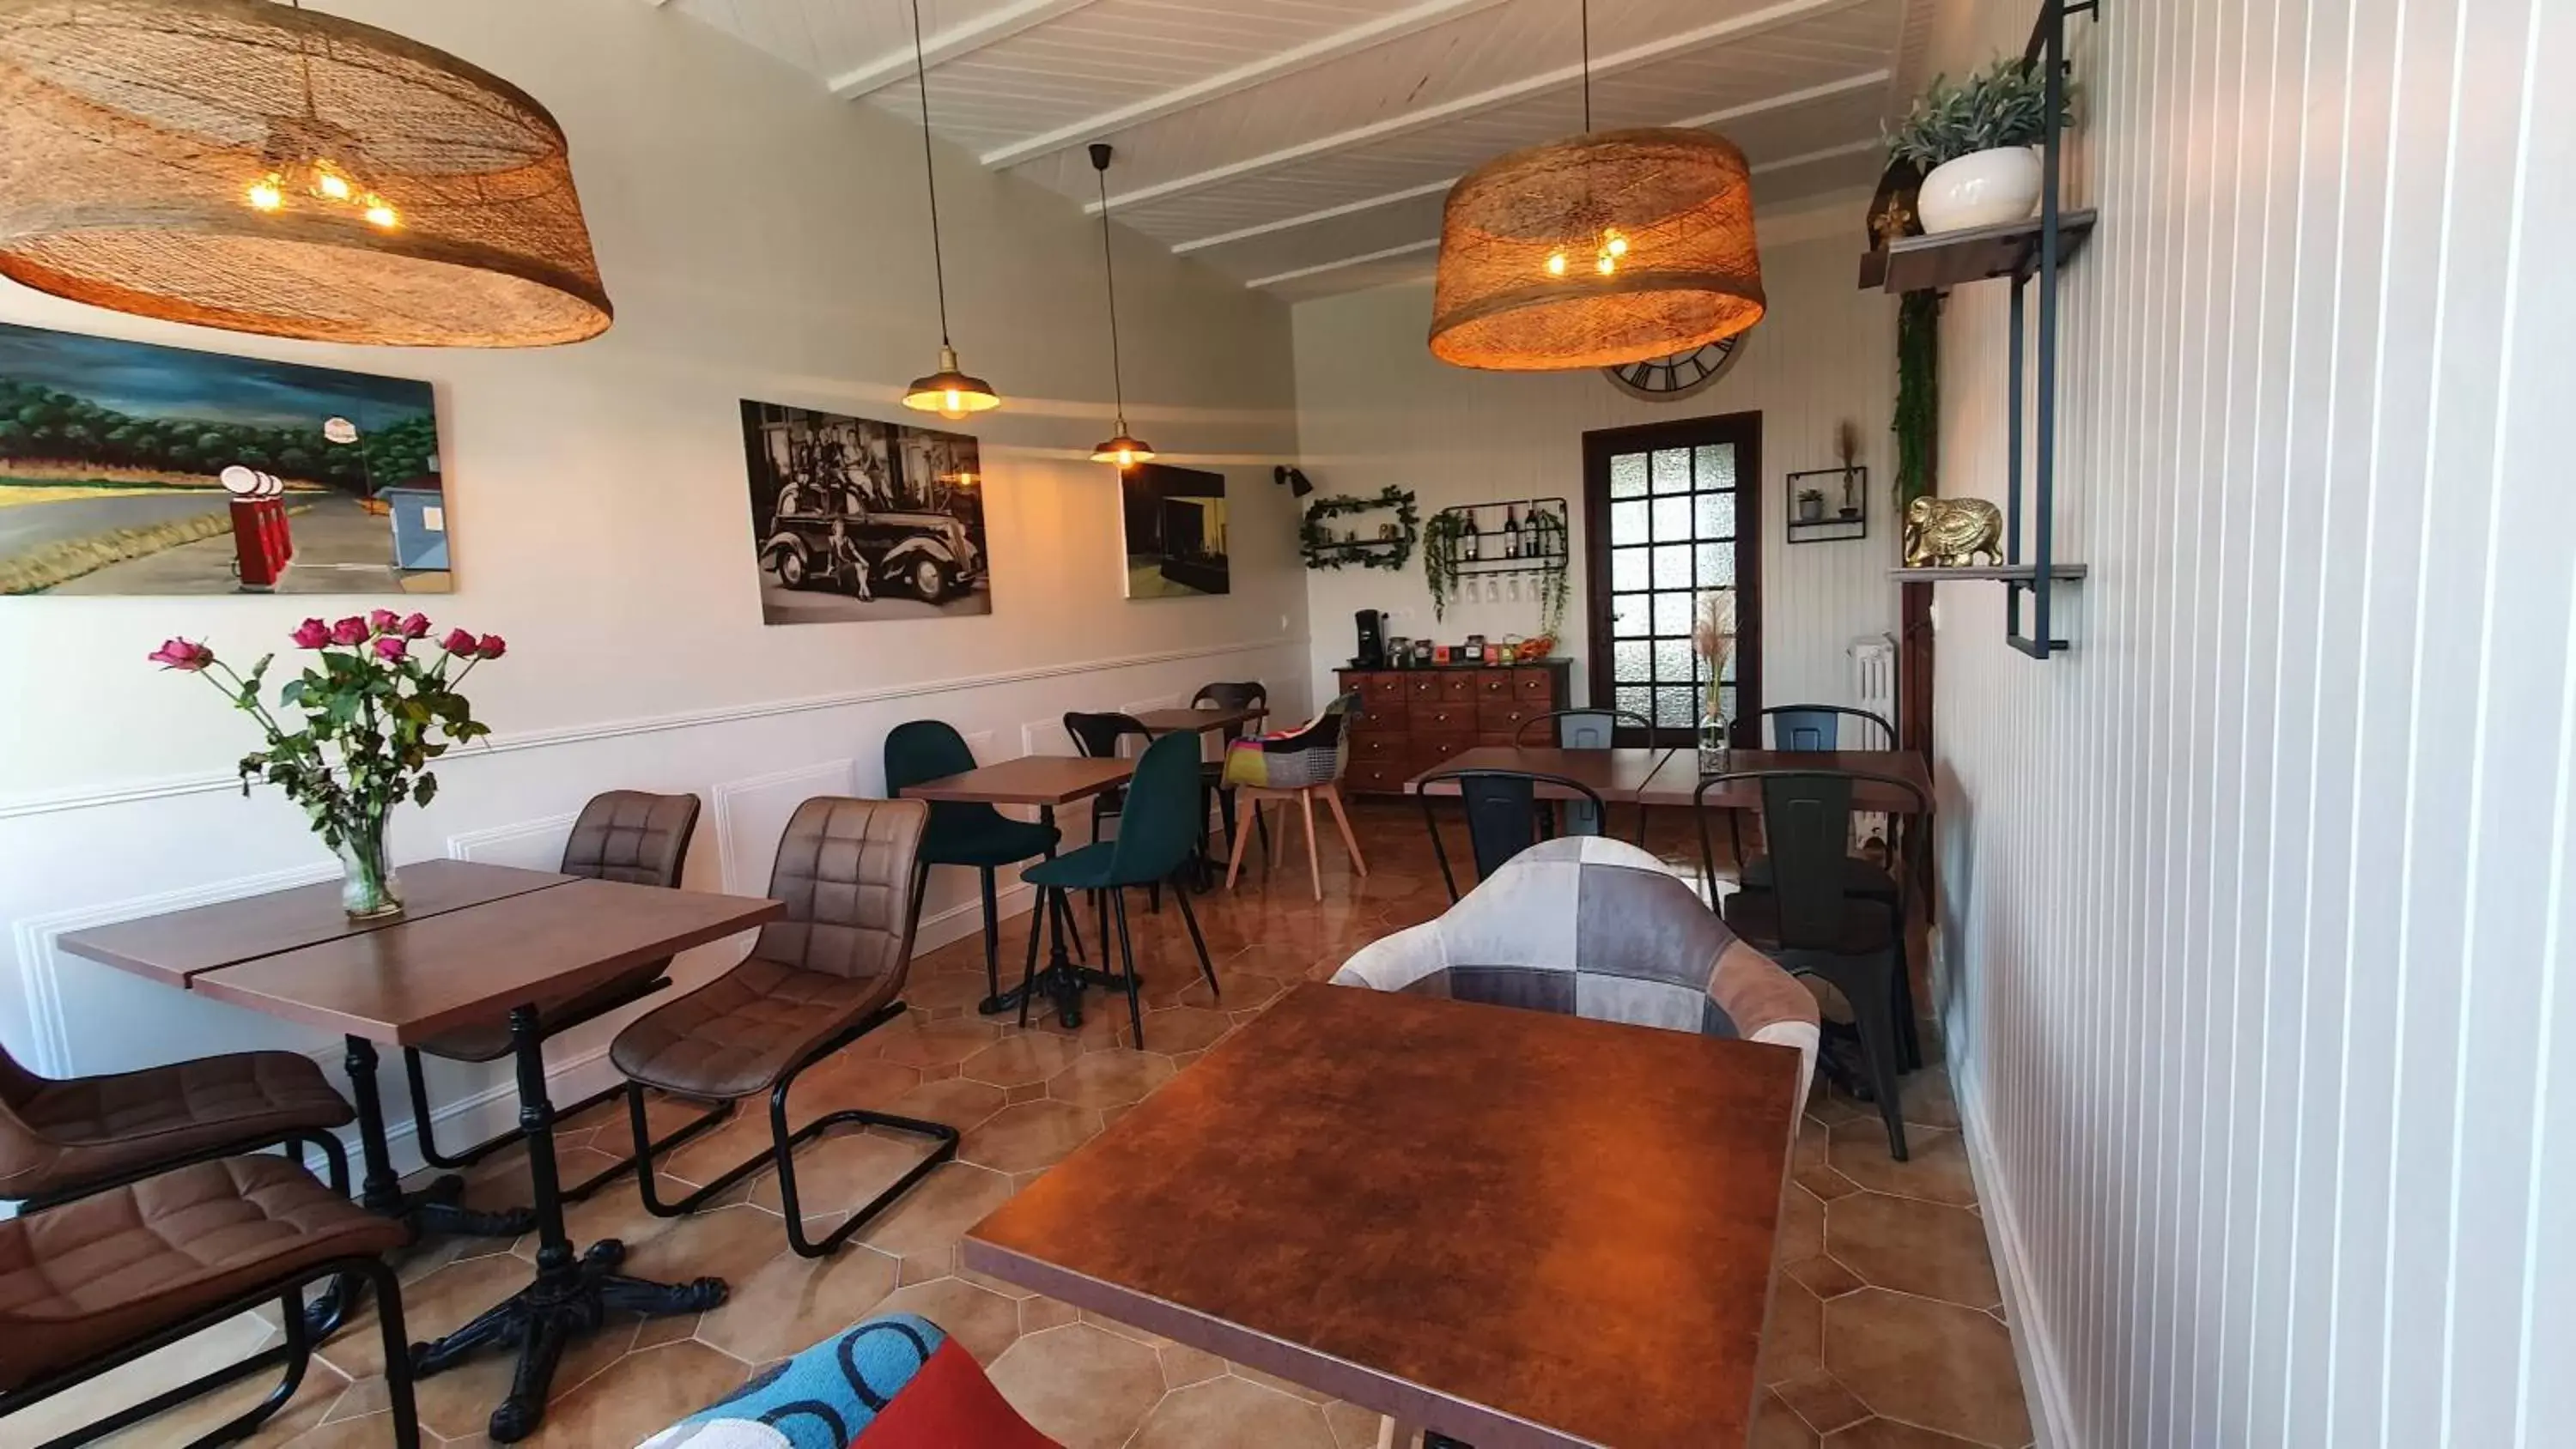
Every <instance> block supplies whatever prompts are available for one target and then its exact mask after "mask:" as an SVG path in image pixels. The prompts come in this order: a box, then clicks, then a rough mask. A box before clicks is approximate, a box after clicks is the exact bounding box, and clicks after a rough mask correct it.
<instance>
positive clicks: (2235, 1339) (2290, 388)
mask: <svg viewBox="0 0 2576 1449" xmlns="http://www.w3.org/2000/svg"><path fill="white" fill-rule="evenodd" d="M2031 12H2032V6H2031V5H2030V4H2029V3H2028V0H1975V3H1971V4H1963V5H1962V6H1961V7H1960V8H1959V11H1958V13H1957V14H1955V15H1953V16H1952V17H1950V21H1951V23H1950V26H1949V30H1948V33H1945V34H1943V35H1941V36H1940V37H1938V39H1937V40H1936V42H1935V59H1934V64H1935V68H1938V69H1943V70H1947V71H1949V72H1950V73H1953V74H1956V73H1958V72H1960V71H1962V70H1965V69H1967V68H1969V67H1971V66H1973V65H1975V64H1977V63H1979V62H1981V61H1982V60H1983V59H1984V58H1985V57H1986V56H1987V54H1988V53H1989V52H1991V51H1993V50H1996V49H2003V50H2018V49H2019V47H2020V44H2021V42H2022V40H2023V38H2024V37H2025V36H2026V34H2027V33H2028V27H2029V24H2030V20H2031ZM2074 30H2075V31H2076V35H2077V45H2076V51H2075V53H2076V56H2077V69H2078V73H2079V75H2080V77H2081V79H2082V81H2083V83H2084V85H2085V86H2086V88H2087V90H2088V96H2087V98H2086V101H2085V104H2084V106H2083V134H2082V137H2081V139H2080V141H2079V148H2080V150H2081V151H2082V153H2083V154H2082V156H2081V158H2080V159H2081V164H2080V166H2079V167H2078V171H2079V174H2080V177H2081V186H2080V193H2081V194H2080V198H2079V199H2081V200H2084V201H2087V202H2090V203H2094V204H2098V205H2099V207H2100V208H2101V213H2102V222H2101V226H2100V229H2099V231H2098V233H2097V234H2096V236H2095V239H2094V241H2093V243H2092V246H2091V250H2090V251H2089V253H2088V254H2086V255H2085V256H2084V257H2082V258H2081V259H2080V260H2079V261H2077V262H2076V263H2075V265H2074V266H2073V268H2072V269H2071V271H2070V273H2069V275H2068V279H2067V285H2066V293H2065V295H2066V298H2067V302H2068V308H2067V314H2066V325H2065V330H2064V333H2063V340H2064V345H2065V352H2064V358H2065V372H2064V374H2063V379H2064V385H2065V389H2066V394H2065V405H2064V410H2063V416H2062V424H2063V429H2064V431H2063V434H2062V443H2061V448H2060V452H2059V457H2060V466H2061V472H2060V480H2061V481H2060V498H2061V513H2060V516H2059V530H2060V532H2059V538H2060V541H2061V542H2060V548H2059V556H2060V557H2061V558H2067V559H2076V560H2082V561H2085V562H2087V563H2089V564H2090V565H2091V566H2092V577H2091V578H2090V579H2089V580H2088V581H2087V582H2085V583H2084V584H2082V585H2080V586H2077V587H2074V588H2069V589H2066V590H2063V591H2062V592H2061V597H2062V598H2067V599H2071V600H2073V601H2074V606H2073V607H2072V608H2071V609H2070V610H2069V614H2070V616H2071V617H2069V618H2068V620H2067V627H2066V631H2065V632H2067V633H2068V634H2069V635H2070V636H2071V637H2072V639H2073V640H2074V644H2075V648H2074V652H2073V653H2072V654H2069V655H2066V656H2064V657H2062V658H2059V659H2057V660H2053V661H2051V662H2048V663H2045V664H2043V663H2037V662H2034V661H2032V660H2029V659H2027V658H2024V657H2023V656H2021V655H2019V654H2016V653H2014V652H2012V651H2011V650H2010V649H2009V648H2007V646H2006V645H2005V643H2004V638H2003V635H2004V620H2003V612H2002V605H2003V597H2002V591H2001V590H2000V589H1999V588H1997V587H1996V586H1993V585H1984V584H1952V585H1944V586H1942V588H1941V592H1940V601H1939V608H1940V618H1939V627H1940V666H1939V669H1940V680H1939V690H1938V693H1939V707H1938V721H1937V723H1938V732H1939V739H1940V746H1939V749H1940V757H1941V758H1940V763H1939V773H1940V774H1941V776H1942V785H1943V791H1942V793H1943V808H1944V811H1945V816H1944V821H1943V829H1942V837H1943V839H1942V862H1941V867H1942V879H1943V889H1944V893H1945V900H1944V920H1943V929H1942V941H1941V960H1942V974H1943V978H1944V981H1943V991H1944V998H1945V999H1944V1003H1943V1005H1944V1011H1945V1016H1946V1018H1947V1021H1948V1023H1949V1026H1950V1030H1951V1036H1952V1050H1953V1053H1954V1056H1955V1058H1956V1060H1957V1062H1958V1070H1959V1076H1960V1079H1961V1088H1962V1094H1963V1097H1964V1098H1965V1101H1966V1104H1967V1108H1968V1111H1969V1115H1970V1119H1971V1120H1970V1129H1971V1137H1972V1140H1973V1143H1974V1145H1975V1147H1976V1149H1977V1151H1978V1154H1979V1166H1980V1169H1981V1172H1982V1173H1983V1175H1984V1178H1985V1182H1984V1189H1985V1200H1986V1202H1987V1203H1988V1204H1989V1211H1990V1213H1991V1214H1992V1217H1993V1221H1994V1231H1995V1235H1996V1237H1997V1239H1998V1241H1999V1245H2000V1247H2001V1249H2002V1253H2003V1257H2004V1259H2005V1268H2006V1273H2007V1276H2008V1278H2009V1279H2010V1280H2011V1281H2012V1284H2013V1299H2014V1303H2013V1308H2014V1317H2015V1327H2016V1330H2017V1332H2018V1333H2019V1334H2020V1335H2021V1346H2022V1349H2023V1352H2024V1357H2025V1361H2026V1364H2027V1366H2028V1368H2029V1370H2030V1373H2031V1378H2032V1387H2033V1391H2034V1404H2033V1409H2034V1417H2035V1418H2037V1419H2038V1420H2039V1421H2040V1423H2041V1424H2042V1426H2043V1433H2044V1434H2045V1435H2046V1436H2047V1439H2046V1442H2049V1443H2053V1444H2060V1445H2085V1446H2096V1445H2099V1446H2110V1445H2140V1446H2166V1445H2193V1446H2198V1445H2239V1444H2241V1445H2257V1446H2272V1445H2317V1446H2333V1449H2351V1446H2360V1445H2376V1446H2391V1449H2418V1446H2431V1445H2461V1446H2476V1449H2487V1446H2504V1445H2526V1446H2542V1445H2566V1444H2576V1234H2571V1233H2570V1232H2569V1226H2570V1224H2571V1222H2576V1217H2571V1213H2576V1208H2571V1203H2576V982H2571V981H2570V980H2569V979H2568V978H2569V976H2570V972H2569V963H2570V958H2571V955H2576V949H2571V938H2576V889H2571V878H2576V840H2571V816H2576V758H2571V755H2576V743H2571V741H2576V584H2572V583H2571V580H2576V487H2571V484H2570V481H2569V451H2570V450H2569V438H2570V426H2569V424H2570V418H2571V412H2572V411H2576V361H2572V360H2571V359H2576V342H2571V339H2576V276H2571V274H2570V271H2569V268H2568V265H2567V261H2566V256H2567V247H2568V239H2569V238H2570V237H2572V236H2576V180H2571V178H2576V85H2571V84H2570V82H2569V80H2568V77H2569V76H2570V75H2571V74H2576V4H2570V3H2567V0H2241V3H2238V0H2158V3H2147V0H2103V10H2102V15H2101V20H2100V23H2099V25H2098V26H2096V25H2095V24H2094V23H2093V22H2092V21H2090V20H2085V19H2081V18H2079V19H2078V20H2076V21H2075V22H2074ZM2004 306H2005V297H2004V295H2003V293H2002V291H2001V289H2000V286H1999V284H1998V285H1988V286H1981V287H1973V288H1964V289H1961V290H1960V291H1958V292H1957V293H1956V294H1954V296H1953V298H1952V300H1951V302H1950V304H1949V309H1948V313H1947V315H1946V318H1945V321H1944V339H1943V344H1944V345H1943V360H1942V366H1943V376H1942V389H1943V394H1944V409H1943V423H1942V425H1943V483H1944V487H1945V489H1947V490H1948V491H1951V492H1954V493H1955V492H1967V493H1980V494H1985V495H1987V496H1999V494H2000V490H2001V471H2002V459H2003V456H2004V455H2003V452H2002V449H2003V448H2004V447H2005V445H2006V444H2005V440H2004V436H2003V429H2002V412H2003V403H2004V398H2003V387H2004V381H2003V379H2004V347H2005V342H2006V338H2005V323H2004Z"/></svg>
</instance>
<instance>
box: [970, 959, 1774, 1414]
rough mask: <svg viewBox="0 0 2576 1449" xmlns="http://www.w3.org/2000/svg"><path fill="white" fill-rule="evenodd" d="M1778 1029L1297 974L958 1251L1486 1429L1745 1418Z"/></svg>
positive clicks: (1167, 1326)
mask: <svg viewBox="0 0 2576 1449" xmlns="http://www.w3.org/2000/svg"><path fill="white" fill-rule="evenodd" d="M1797 1088H1798V1056H1797V1053H1796V1052H1794V1051H1792V1050H1789V1049H1788V1048H1785V1047H1776V1046H1768V1045H1762V1044H1758V1043H1753V1042H1742V1041H1727V1040H1721V1039H1717V1038H1710V1037H1702V1036H1698V1035H1694V1034H1689V1033H1683V1032H1672V1031H1661V1030H1657V1029H1654V1028H1651V1027H1634V1026H1621V1025H1614V1024H1611V1023H1607V1022H1597V1021H1585V1020H1582V1019H1580V1018H1575V1017H1564V1016H1554V1015H1549V1014H1546V1013H1542V1012H1536V1011H1523V1010H1517V1009H1514V1008H1509V1007H1499V1006H1483V1005H1475V1004H1470V1003H1466V1002H1456V1001H1448V1000H1441V999H1436V998H1432V997H1423V996H1411V995H1406V994H1402V993H1384V994H1382V993H1378V992H1373V991H1368V990H1365V989H1362V988H1358V987H1350V986H1329V985H1323V984H1311V983H1310V984H1308V985H1305V986H1301V987H1299V988H1298V989H1297V990H1295V991H1294V992H1292V993H1290V994H1289V995H1288V996H1287V997H1286V998H1285V999H1283V1000H1282V1001H1281V1002H1280V1003H1279V1004H1278V1005H1276V1006H1273V1007H1272V1008H1270V1010H1268V1011H1267V1012H1265V1013H1263V1014H1262V1015H1261V1016H1260V1017H1258V1018H1256V1019H1255V1020H1254V1021H1252V1022H1251V1023H1250V1024H1249V1025H1247V1026H1245V1027H1244V1028H1243V1029H1242V1030H1241V1031H1238V1032H1237V1033H1235V1035H1234V1036H1233V1038H1232V1039H1230V1040H1228V1041H1227V1042H1225V1043H1224V1044H1223V1045H1221V1046H1219V1047H1217V1048H1215V1049H1214V1050H1213V1051H1211V1052H1209V1053H1208V1055H1207V1057H1206V1058H1205V1059H1204V1060H1202V1061H1200V1062H1199V1063H1198V1064H1197V1065H1195V1066H1193V1067H1191V1068H1190V1069H1189V1070H1188V1071H1186V1072H1183V1073H1181V1074H1180V1075H1179V1076H1178V1077H1175V1078H1174V1079H1172V1081H1171V1083H1170V1084H1169V1085H1167V1086H1165V1087H1164V1088H1163V1089H1162V1090H1160V1091H1158V1092H1156V1093H1155V1094H1154V1095H1153V1096H1151V1097H1149V1098H1147V1099H1146V1100H1145V1101H1144V1102H1143V1103H1141V1104H1140V1105H1138V1106H1137V1107H1136V1108H1134V1109H1133V1110H1132V1111H1129V1112H1128V1113H1126V1114H1125V1115H1124V1116H1122V1117H1120V1118H1119V1119H1118V1120H1117V1121H1116V1122H1114V1123H1112V1124H1111V1125H1110V1127H1109V1129H1108V1130H1107V1131H1105V1132H1103V1133H1101V1134H1100V1136H1098V1137H1096V1138H1094V1139H1093V1140H1092V1141H1091V1142H1090V1143H1089V1144H1087V1145H1086V1146H1084V1147H1082V1148H1081V1149H1079V1150H1078V1151H1076V1152H1075V1153H1074V1154H1073V1155H1072V1156H1071V1157H1069V1158H1067V1159H1065V1161H1064V1162H1062V1163H1061V1164H1059V1165H1058V1166H1056V1167H1055V1168H1054V1169H1052V1170H1051V1171H1049V1172H1048V1173H1047V1174H1046V1175H1045V1176H1044V1177H1041V1178H1039V1179H1038V1180H1037V1181H1036V1182H1035V1183H1033V1184H1031V1185H1030V1186H1029V1187H1027V1188H1025V1189H1023V1190H1022V1191H1021V1192H1020V1194H1019V1195H1018V1196H1017V1197H1014V1198H1012V1199H1011V1200H1010V1201H1009V1202H1007V1203H1005V1204H1003V1205H1002V1206H1001V1207H1000V1208H999V1209H997V1210H995V1211H994V1213H993V1214H992V1215H991V1216H990V1217H987V1218H986V1219H984V1221H982V1222H981V1223H979V1224H977V1225H976V1226H975V1227H973V1228H972V1229H970V1230H968V1233H967V1235H966V1237H965V1239H964V1240H963V1242H964V1247H963V1253H964V1261H965V1263H966V1266H968V1267H970V1268H973V1269H975V1270H977V1271H978V1272H983V1273H989V1274H992V1275H994V1276H996V1277H1000V1278H1006V1279H1009V1280H1011V1281H1013V1282H1016V1283H1019V1284H1021V1285H1023V1286H1025V1287H1028V1288H1032V1289H1035V1290H1037V1291H1038V1292H1041V1293H1045V1294H1047V1295H1049V1296H1051V1297H1054V1298H1057V1299H1059V1300H1061V1301H1064V1302H1067V1303H1071V1304H1074V1305H1076V1306H1078V1307H1082V1308H1088V1309H1093V1310H1095V1311H1098V1312H1100V1313H1103V1314H1106V1315H1107V1316H1109V1317H1111V1318H1114V1319H1116V1320H1118V1321H1120V1322H1122V1323H1129V1324H1133V1325H1135V1326H1136V1327H1139V1328H1143V1329H1146V1330H1149V1331H1151V1332H1155V1333H1160V1334H1164V1335H1166V1336H1168V1337H1170V1338H1173V1339H1176V1340H1178V1341H1180V1342H1182V1343H1186V1344H1189V1345H1191V1346H1193V1347H1196V1348H1201V1349H1205V1350H1207V1351H1208V1352H1211V1353H1215V1354H1218V1355H1221V1356H1223V1357H1226V1358H1230V1359H1233V1360H1236V1361H1237V1362H1241V1363H1248V1364H1251V1365H1253V1366H1254V1367H1256V1368H1260V1369H1264V1370H1267V1371H1268V1372H1271V1373H1275V1374H1278V1375H1280V1376H1281V1377H1283V1378H1287V1379H1291V1380H1293V1381H1295V1382H1298V1383H1301V1384H1305V1385H1308V1386H1310V1387H1312V1388H1315V1389H1319V1390H1322V1391H1324V1392H1326V1393H1331V1394H1336V1395H1339V1396H1340V1397H1342V1398H1344V1399H1347V1400H1349V1401H1350V1402H1352V1403H1354V1404H1358V1405H1360V1406H1361V1407H1363V1408H1368V1409H1374V1410H1376V1411H1378V1412H1380V1413H1388V1414H1393V1415H1395V1416H1396V1417H1398V1418H1399V1419H1403V1420H1406V1421H1409V1422H1413V1423H1419V1424H1426V1425H1427V1426H1428V1427H1430V1428H1434V1429H1437V1430H1439V1431H1441V1432H1442V1433H1445V1434H1448V1435H1451V1436H1453V1437H1456V1438H1461V1439H1464V1440H1466V1441H1468V1442H1469V1443H1472V1444H1474V1445H1476V1446H1477V1449H1526V1446H1549V1449H1557V1446H1571V1445H1615V1446H1617V1449H1711V1446H1716V1445H1736V1444H1742V1443H1743V1442H1744V1439H1745V1433H1746V1426H1747V1422H1748V1420H1749V1418H1750V1416H1751V1412H1752V1407H1753V1396H1754V1392H1755V1388H1756V1377H1755V1372H1754V1361H1755V1357H1756V1355H1757V1354H1758V1352H1759V1351H1760V1347H1761V1342H1762V1324H1763V1317H1764V1314H1765V1311H1766V1309H1767V1307H1768V1305H1769V1302H1770V1285H1771V1256H1772V1249H1773V1242H1772V1240H1773V1237H1774V1235H1775V1233H1776V1231H1777V1229H1778V1224H1779V1214H1780V1199H1781V1193H1782V1190H1783V1184H1784V1182H1785V1180H1786V1174H1787V1170H1788V1154H1789V1133H1790V1127H1791V1124H1792V1120H1793V1117H1794V1115H1795V1113H1796V1110H1797V1102H1796V1096H1797Z"/></svg>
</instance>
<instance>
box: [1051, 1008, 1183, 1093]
mask: <svg viewBox="0 0 2576 1449" xmlns="http://www.w3.org/2000/svg"><path fill="white" fill-rule="evenodd" d="M1145 1030H1146V1032H1147V1037H1146V1040H1148V1041H1151V1040H1152V1039H1153V1038H1152V1035H1151V1033H1152V1031H1153V1024H1152V1023H1151V1022H1148V1023H1146V1027H1145ZM1171 1079H1172V1059H1171V1058H1169V1057H1165V1056H1156V1055H1154V1054H1153V1053H1150V1052H1140V1051H1131V1050H1129V1049H1127V1048H1125V1047H1120V1048H1118V1049H1116V1050H1114V1051H1105V1052H1093V1053H1091V1054H1089V1055H1088V1056H1085V1057H1084V1058H1083V1059H1082V1060H1080V1061H1078V1062H1075V1063H1074V1064H1073V1065H1072V1066H1070V1067H1067V1068H1065V1069H1064V1070H1063V1071H1061V1072H1058V1073H1056V1074H1055V1076H1053V1077H1051V1078H1049V1079H1048V1081H1047V1095H1048V1096H1050V1097H1053V1098H1055V1099H1056V1100H1057V1101H1059V1102H1071V1103H1072V1104H1073V1105H1075V1106H1077V1107H1095V1108H1096V1107H1123V1106H1125V1105H1127V1104H1129V1103H1131V1102H1140V1101H1143V1100H1144V1099H1145V1097H1146V1096H1147V1095H1149V1094H1150V1093H1152V1091H1153V1090H1154V1089H1155V1088H1156V1087H1159V1086H1161V1085H1163V1084H1164V1083H1165V1082H1168V1081H1170V1080H1171Z"/></svg>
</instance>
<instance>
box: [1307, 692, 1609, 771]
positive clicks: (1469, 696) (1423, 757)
mask: <svg viewBox="0 0 2576 1449" xmlns="http://www.w3.org/2000/svg"><path fill="white" fill-rule="evenodd" d="M1334 675H1335V678H1336V679H1337V680H1338V681H1339V686H1338V687H1339V688H1340V690H1341V692H1342V693H1344V694H1353V693H1356V694H1357V695H1359V697H1360V716H1359V718H1358V719H1357V720H1356V721H1354V722H1353V723H1352V726H1351V767H1350V773H1349V775H1348V776H1347V777H1346V778H1345V779H1344V780H1343V784H1344V785H1345V786H1346V787H1347V788H1349V789H1351V790H1354V791H1358V792H1360V793H1362V794H1372V795H1388V794H1401V793H1403V791H1404V782H1405V781H1407V780H1410V779H1412V778H1413V777H1414V776H1416V775H1419V774H1421V773H1422V772H1423V771H1425V770H1428V769H1430V768H1431V767H1432V766H1434V765H1436V764H1439V763H1440V762H1441V761H1443V760H1445V759H1448V758H1449V757H1450V756H1452V755H1455V754H1457V753H1458V752H1460V751H1461V750H1466V749H1469V748H1472V747H1474V746H1476V745H1508V744H1510V743H1512V736H1513V735H1514V733H1515V732H1516V731H1518V730H1519V729H1520V727H1521V722H1522V721H1523V720H1527V719H1534V718H1536V717H1537V716H1539V715H1543V714H1545V713H1547V712H1548V711H1550V710H1556V709H1569V708H1572V701H1573V694H1572V688H1571V686H1572V684H1573V679H1574V661H1573V660H1571V659H1545V660H1541V661H1539V662H1537V663H1535V664H1511V665H1491V664H1453V665H1446V666H1437V667H1433V668H1429V669H1341V670H1336V671H1334Z"/></svg>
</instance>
